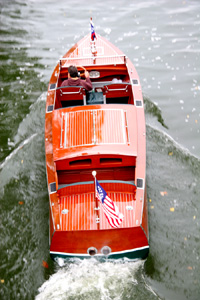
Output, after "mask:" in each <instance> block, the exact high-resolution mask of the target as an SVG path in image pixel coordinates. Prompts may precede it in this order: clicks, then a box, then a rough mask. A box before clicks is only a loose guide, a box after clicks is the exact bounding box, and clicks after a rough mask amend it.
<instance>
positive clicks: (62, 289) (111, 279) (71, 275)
mask: <svg viewBox="0 0 200 300" xmlns="http://www.w3.org/2000/svg"><path fill="white" fill-rule="evenodd" d="M62 263H63V262H62ZM143 264H144V261H136V262H131V261H128V260H126V261H125V260H123V261H122V260H121V261H115V262H110V261H109V262H105V263H100V262H98V261H97V260H95V259H89V260H82V261H80V260H76V261H73V262H72V263H68V264H65V265H64V266H63V267H62V268H60V269H59V270H58V271H57V273H55V274H54V275H52V276H51V277H50V279H49V280H48V281H46V282H45V283H44V284H43V285H42V286H41V287H40V288H39V295H38V296H37V297H36V300H43V299H45V300H46V299H78V298H79V299H94V298H97V299H106V300H110V299H116V300H117V299H118V300H120V299H121V295H122V293H123V291H124V290H126V289H127V288H128V287H130V285H131V286H134V285H138V281H137V279H136V277H137V276H136V273H137V271H138V269H139V268H141V267H143Z"/></svg>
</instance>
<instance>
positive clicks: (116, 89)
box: [104, 83, 131, 97]
mask: <svg viewBox="0 0 200 300" xmlns="http://www.w3.org/2000/svg"><path fill="white" fill-rule="evenodd" d="M130 88H131V85H130V84H127V83H114V84H109V85H105V86H104V90H105V94H106V97H107V96H109V97H116V94H117V95H118V97H122V96H125V95H127V94H128V93H129V91H130Z"/></svg>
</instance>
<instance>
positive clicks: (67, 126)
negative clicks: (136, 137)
mask: <svg viewBox="0 0 200 300" xmlns="http://www.w3.org/2000/svg"><path fill="white" fill-rule="evenodd" d="M129 142H130V140H129V129H128V121H127V114H126V110H124V109H99V110H96V109H94V110H80V111H71V112H65V113H63V114H62V118H61V135H60V147H61V148H71V147H80V146H89V145H106V144H119V145H120V144H128V143H129Z"/></svg>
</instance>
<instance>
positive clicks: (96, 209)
mask: <svg viewBox="0 0 200 300" xmlns="http://www.w3.org/2000/svg"><path fill="white" fill-rule="evenodd" d="M92 175H93V177H94V198H95V205H96V207H95V208H94V210H95V211H96V223H97V229H100V217H99V209H100V208H99V206H98V199H97V196H96V175H97V172H96V171H93V172H92Z"/></svg>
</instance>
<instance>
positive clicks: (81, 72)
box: [76, 66, 87, 78]
mask: <svg viewBox="0 0 200 300" xmlns="http://www.w3.org/2000/svg"><path fill="white" fill-rule="evenodd" d="M76 67H77V70H78V72H79V73H80V77H84V78H85V71H87V70H86V69H85V68H84V67H83V66H76ZM80 69H81V70H80Z"/></svg>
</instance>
